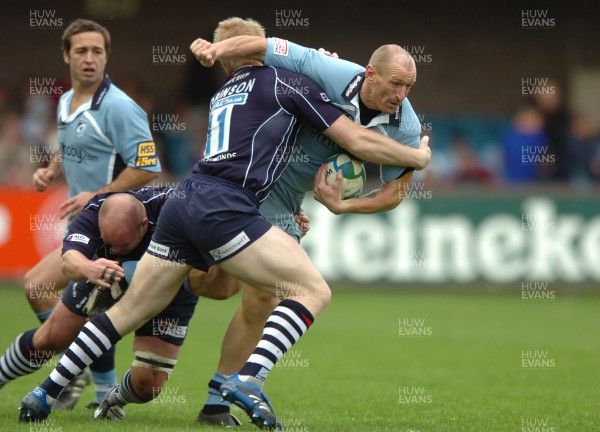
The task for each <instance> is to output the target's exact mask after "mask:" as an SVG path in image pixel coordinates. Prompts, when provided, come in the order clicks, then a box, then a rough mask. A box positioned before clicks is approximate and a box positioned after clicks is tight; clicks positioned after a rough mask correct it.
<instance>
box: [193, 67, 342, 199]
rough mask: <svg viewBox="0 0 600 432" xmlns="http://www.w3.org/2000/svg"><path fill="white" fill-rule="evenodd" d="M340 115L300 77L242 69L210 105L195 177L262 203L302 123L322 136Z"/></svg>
mask: <svg viewBox="0 0 600 432" xmlns="http://www.w3.org/2000/svg"><path fill="white" fill-rule="evenodd" d="M341 115H343V112H342V111H341V110H340V109H338V108H337V107H335V106H334V105H332V104H331V103H330V102H329V98H328V97H327V95H326V94H325V92H324V91H323V89H321V88H320V87H319V86H318V85H317V84H315V83H314V81H312V80H311V79H309V78H307V77H305V76H303V75H299V74H296V73H293V72H289V71H286V70H284V69H278V68H274V67H264V66H244V67H241V68H239V69H237V70H236V71H235V72H234V73H233V74H232V75H231V77H230V78H229V79H228V80H227V81H226V83H225V85H224V86H223V87H221V89H220V90H219V91H218V92H217V93H216V94H215V95H214V96H213V97H212V99H211V102H210V113H209V125H208V136H207V139H206V147H205V151H204V159H202V160H200V161H198V163H197V164H196V166H195V167H194V173H197V174H206V175H211V176H215V177H219V178H223V179H225V180H228V181H230V182H233V183H235V184H237V185H239V186H242V187H244V188H246V189H248V190H250V191H251V192H253V193H254V194H255V195H256V197H257V199H258V200H259V201H262V200H263V199H264V198H266V196H267V195H268V193H269V190H270V188H271V187H272V185H273V182H275V181H276V180H277V178H278V177H279V176H280V175H281V173H282V172H283V170H284V169H285V167H286V165H287V161H288V160H289V157H286V155H289V154H290V151H291V147H292V146H293V145H294V143H295V141H296V136H297V133H298V129H299V127H300V124H301V123H302V121H305V122H306V123H308V124H309V125H311V126H312V127H313V128H315V129H316V130H318V131H319V132H322V131H324V130H325V129H327V128H328V127H329V126H331V124H332V123H333V122H334V121H336V120H337V119H338V118H339V117H340V116H341Z"/></svg>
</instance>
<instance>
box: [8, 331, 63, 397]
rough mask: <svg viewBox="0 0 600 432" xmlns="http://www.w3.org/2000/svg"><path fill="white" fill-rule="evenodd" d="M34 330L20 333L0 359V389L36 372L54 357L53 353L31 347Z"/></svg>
mask: <svg viewBox="0 0 600 432" xmlns="http://www.w3.org/2000/svg"><path fill="white" fill-rule="evenodd" d="M36 330H37V329H32V330H28V331H26V332H25V333H21V334H20V335H19V336H17V337H16V339H15V340H14V342H13V343H12V344H10V346H9V347H8V348H7V349H6V352H5V353H4V355H3V356H2V357H0V387H2V386H3V385H4V384H6V383H7V382H9V381H12V380H14V379H16V378H19V377H21V376H24V375H29V374H31V373H33V372H35V371H37V370H38V369H40V368H41V367H42V366H43V365H45V364H46V362H47V361H48V360H49V359H50V358H52V356H53V355H54V352H53V351H38V350H36V349H35V348H34V347H33V335H34V334H35V332H36Z"/></svg>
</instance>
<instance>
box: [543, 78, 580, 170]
mask: <svg viewBox="0 0 600 432" xmlns="http://www.w3.org/2000/svg"><path fill="white" fill-rule="evenodd" d="M534 104H535V106H536V108H537V109H538V110H539V112H540V113H541V114H542V116H543V119H544V132H545V134H546V137H547V140H548V141H547V145H548V150H547V153H546V154H548V155H553V156H554V159H555V162H554V163H548V164H542V165H540V166H539V167H540V170H539V175H540V178H541V179H543V180H554V181H567V180H569V179H570V177H571V169H570V160H571V159H572V157H571V152H570V148H569V145H568V143H567V136H568V131H569V115H568V113H567V108H566V104H565V100H564V97H563V92H562V89H561V87H560V86H559V85H558V83H556V82H554V81H551V80H548V81H547V82H546V84H544V86H543V87H540V92H539V94H538V95H537V96H536V97H535V99H534Z"/></svg>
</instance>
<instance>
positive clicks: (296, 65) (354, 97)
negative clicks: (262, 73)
mask: <svg viewBox="0 0 600 432" xmlns="http://www.w3.org/2000/svg"><path fill="white" fill-rule="evenodd" d="M265 64H266V65H268V66H275V67H281V68H284V69H288V70H291V71H293V72H296V73H300V74H302V75H305V76H307V77H309V78H311V79H312V80H314V81H315V82H316V83H317V84H319V86H321V87H322V88H323V90H324V91H325V93H326V94H327V96H328V97H329V99H330V100H331V102H332V103H333V104H334V105H336V106H338V107H339V108H341V109H342V110H344V111H345V112H346V113H347V114H348V115H349V116H350V117H351V118H352V119H353V120H354V122H355V123H356V124H358V125H360V109H359V102H358V98H359V91H360V88H361V86H362V84H363V81H364V74H365V68H364V67H362V66H360V65H357V64H355V63H352V62H349V61H346V60H342V59H335V58H332V57H327V56H326V55H324V54H321V53H319V52H318V51H316V50H314V49H311V48H305V47H303V46H300V45H297V44H295V43H292V42H289V41H287V40H283V39H277V38H269V39H268V45H267V51H266V53H265ZM294 84H295V83H291V85H294ZM298 84H299V85H300V86H301V83H298ZM366 127H367V128H368V129H372V130H374V131H376V132H380V133H382V134H384V135H387V136H389V137H390V138H391V139H393V140H395V141H397V142H399V143H402V144H406V145H409V146H411V147H415V148H416V147H418V146H419V144H420V142H421V139H420V135H421V122H420V121H419V118H418V117H417V114H416V113H415V111H414V110H413V108H412V106H411V104H410V101H409V100H408V98H405V99H404V101H403V102H402V104H401V105H400V107H399V108H398V111H397V112H396V113H395V114H394V115H387V114H384V113H381V114H379V115H378V116H376V117H374V118H373V119H371V121H370V122H369V124H368V125H367V126H366ZM296 146H297V148H295V149H293V151H292V153H291V154H290V155H289V165H288V167H287V168H286V170H285V171H284V172H283V174H282V175H281V177H279V179H278V180H277V182H276V183H275V187H274V188H273V190H271V193H270V194H269V196H268V197H267V199H266V200H265V201H264V202H263V204H262V205H261V213H262V214H263V215H264V216H265V218H266V219H267V220H268V221H269V222H271V223H272V224H274V225H277V226H279V227H280V228H282V229H284V230H285V231H287V232H288V233H290V234H293V235H296V236H298V237H299V236H300V231H299V230H298V227H297V226H296V224H295V223H293V214H295V213H298V212H299V211H300V207H301V204H302V200H303V199H304V194H305V193H306V192H308V191H311V190H312V187H313V181H314V176H315V174H316V172H317V170H318V169H319V167H320V166H321V165H322V164H323V163H324V162H325V161H326V160H327V159H328V158H329V157H330V156H333V155H334V154H337V153H341V152H345V150H343V149H342V148H341V147H339V146H338V145H337V144H335V143H334V142H333V141H331V140H330V139H329V138H327V137H325V136H324V135H322V134H320V133H318V132H316V131H314V130H313V129H312V128H311V127H310V126H308V125H306V124H304V125H302V127H301V128H300V131H299V133H298V138H297V140H296ZM405 170H406V168H405V167H398V166H388V165H381V168H380V176H381V181H382V182H384V183H388V182H390V181H393V180H395V179H397V178H398V177H400V176H401V175H402V174H403V173H404V172H405Z"/></svg>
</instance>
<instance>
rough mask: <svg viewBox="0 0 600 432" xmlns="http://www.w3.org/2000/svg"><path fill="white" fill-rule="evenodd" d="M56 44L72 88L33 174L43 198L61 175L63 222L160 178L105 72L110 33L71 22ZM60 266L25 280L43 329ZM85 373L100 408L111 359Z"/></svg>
mask: <svg viewBox="0 0 600 432" xmlns="http://www.w3.org/2000/svg"><path fill="white" fill-rule="evenodd" d="M61 43H62V54H63V60H64V62H65V63H66V64H67V65H68V67H69V74H70V78H71V85H72V88H71V89H70V90H68V91H66V92H65V93H64V94H63V95H62V96H61V98H60V100H59V103H58V109H57V123H58V137H57V138H58V146H57V150H56V154H55V155H54V157H53V159H52V162H51V163H50V165H49V166H48V167H45V168H39V169H38V170H37V171H36V172H35V173H34V175H33V185H34V187H35V188H36V189H37V190H38V191H40V192H43V191H46V190H47V189H48V188H49V187H51V183H53V182H54V181H56V180H58V179H60V178H63V177H64V178H65V180H66V181H67V185H68V187H69V191H68V199H67V200H66V201H65V202H63V203H62V204H61V205H60V207H59V210H60V211H61V217H62V218H68V219H69V220H71V219H72V218H73V217H75V215H76V214H77V213H78V212H80V211H81V210H82V209H83V207H84V206H85V204H86V203H87V202H88V200H89V199H90V198H92V197H93V196H94V195H95V194H97V193H103V192H109V191H123V190H128V189H132V188H135V187H139V186H143V185H145V184H148V183H149V182H151V181H152V180H153V179H155V178H156V177H158V175H159V173H160V171H161V166H160V161H159V160H158V156H157V153H156V149H155V146H154V142H153V138H152V134H151V133H150V127H149V125H148V117H147V115H146V113H145V112H144V110H143V109H142V108H140V106H139V105H138V104H137V103H135V102H134V101H133V100H132V99H131V98H130V97H129V96H128V95H127V94H125V93H124V92H123V91H122V90H121V89H119V88H118V87H117V86H116V85H115V84H113V83H112V82H111V80H110V78H109V77H108V75H106V74H105V69H106V65H107V62H108V57H109V55H110V53H111V38H110V33H109V32H108V30H107V29H106V28H104V27H103V26H101V25H100V24H98V23H96V22H94V21H90V20H84V19H77V20H75V21H73V22H72V23H70V24H69V25H68V26H67V28H66V29H65V31H64V33H63V35H62V40H61ZM60 261H61V249H60V248H57V249H56V250H55V251H53V252H52V253H50V254H48V255H47V256H46V257H44V258H43V259H42V260H41V261H40V262H39V263H38V264H37V265H36V266H35V267H33V268H32V269H31V270H29V271H28V272H27V274H26V275H25V278H24V281H23V282H24V289H25V296H26V298H27V300H28V301H29V304H30V306H31V308H32V309H33V311H34V312H35V314H36V316H37V317H38V319H39V320H40V321H41V322H42V323H43V322H44V321H45V320H46V319H47V318H48V317H49V316H50V314H51V313H52V310H53V308H54V306H55V305H56V304H57V302H58V297H59V296H58V294H57V293H58V292H60V291H62V290H63V289H64V288H65V287H66V286H67V283H68V281H69V280H68V278H67V277H66V276H65V275H63V273H62V272H61V268H60ZM110 266H113V264H111V265H110ZM100 271H101V270H100ZM90 276H91V275H90ZM95 276H99V273H98V274H97V275H95ZM53 294H55V295H53ZM90 369H91V370H92V378H93V380H94V383H95V384H96V402H100V401H101V400H102V399H103V398H104V396H105V395H106V392H107V391H108V390H109V389H110V388H111V387H112V386H114V385H115V384H116V382H117V375H116V372H115V369H114V355H113V354H111V353H109V354H107V355H106V356H104V357H103V358H102V359H101V360H100V361H98V362H96V363H94V365H92V366H91V367H90ZM88 382H89V376H88V375H86V374H85V373H82V376H81V377H79V378H78V379H76V380H74V381H73V383H72V386H70V387H69V389H68V390H67V391H65V392H63V394H62V395H61V400H60V402H59V403H58V404H57V405H56V408H57V409H58V408H73V406H74V405H75V404H76V403H77V401H78V400H79V396H80V395H81V391H82V390H83V387H84V386H85V385H86V384H87V383H88Z"/></svg>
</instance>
